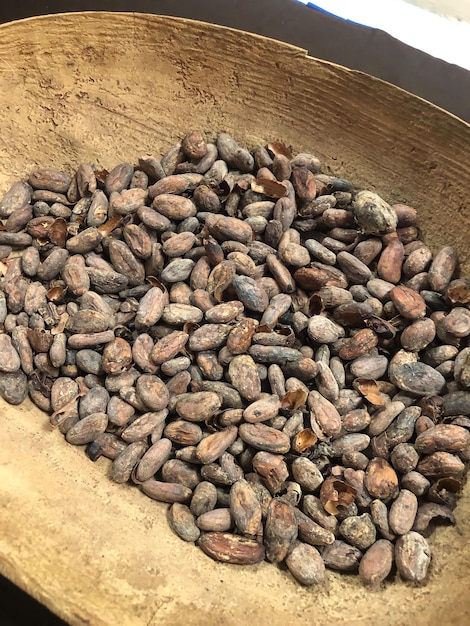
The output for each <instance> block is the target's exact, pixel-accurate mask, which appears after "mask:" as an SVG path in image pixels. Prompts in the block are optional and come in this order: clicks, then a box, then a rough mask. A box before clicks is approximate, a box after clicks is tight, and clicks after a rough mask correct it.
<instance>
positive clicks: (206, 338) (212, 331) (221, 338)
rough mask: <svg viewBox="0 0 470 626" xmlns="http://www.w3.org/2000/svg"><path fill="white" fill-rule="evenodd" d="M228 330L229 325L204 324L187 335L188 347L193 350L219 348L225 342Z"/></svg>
mask: <svg viewBox="0 0 470 626" xmlns="http://www.w3.org/2000/svg"><path fill="white" fill-rule="evenodd" d="M230 330H231V329H230V326H227V325H225V324H204V326H201V327H200V328H198V329H197V330H195V331H194V332H193V333H192V335H191V336H190V337H189V342H188V347H189V349H190V350H193V351H195V352H200V351H202V350H204V351H206V350H214V349H216V348H219V347H220V346H222V345H223V344H224V343H225V340H226V338H227V336H228V334H229V332H230Z"/></svg>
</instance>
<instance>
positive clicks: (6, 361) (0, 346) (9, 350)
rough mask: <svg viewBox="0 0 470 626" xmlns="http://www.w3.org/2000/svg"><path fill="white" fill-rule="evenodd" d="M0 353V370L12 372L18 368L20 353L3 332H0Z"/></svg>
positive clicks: (19, 365)
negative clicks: (0, 356)
mask: <svg viewBox="0 0 470 626" xmlns="http://www.w3.org/2000/svg"><path fill="white" fill-rule="evenodd" d="M0 354H1V355H2V358H1V359H0V371H2V372H5V373H12V372H16V371H18V370H19V369H20V367H21V360H20V355H19V354H18V352H17V350H16V349H15V348H14V346H13V344H12V341H11V338H10V337H9V336H8V335H6V334H4V333H0Z"/></svg>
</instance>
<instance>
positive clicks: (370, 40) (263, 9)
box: [0, 0, 470, 626]
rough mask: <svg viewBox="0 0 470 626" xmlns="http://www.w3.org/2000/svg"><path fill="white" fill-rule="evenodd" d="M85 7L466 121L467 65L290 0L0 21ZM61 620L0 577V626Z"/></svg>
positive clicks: (117, 6) (30, 9)
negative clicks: (323, 65)
mask: <svg viewBox="0 0 470 626" xmlns="http://www.w3.org/2000/svg"><path fill="white" fill-rule="evenodd" d="M93 10H95V11H137V12H143V13H157V14H161V15H174V16H177V17H186V18H192V19H198V20H202V21H205V22H212V23H214V24H221V25H223V26H230V27H233V28H238V29H241V30H246V31H250V32H253V33H257V34H259V35H265V36H268V37H273V38H274V39H279V40H282V41H286V42H288V43H292V44H295V45H297V46H300V47H301V48H305V49H306V50H308V52H309V53H310V54H311V55H312V56H315V57H318V58H321V59H326V60H328V61H333V62H335V63H339V64H341V65H345V66H347V67H349V68H351V69H355V70H360V71H363V72H367V73H369V74H372V75H374V76H377V77H379V78H382V79H384V80H387V81H389V82H391V83H394V84H395V85H398V86H399V87H402V88H403V89H406V90H408V91H410V92H412V93H414V94H416V95H418V96H421V97H422V98H425V99H426V100H429V101H430V102H433V103H434V104H437V105H438V106H440V107H442V108H444V109H446V110H448V111H450V112H451V113H454V114H455V115H457V116H459V117H461V118H462V119H464V120H466V121H468V122H470V73H469V72H467V71H466V70H464V69H462V68H460V67H457V66H455V65H450V64H448V63H446V62H444V61H441V60H439V59H435V58H433V57H431V56H429V55H427V54H425V53H424V52H420V51H419V50H415V49H414V48H411V47H410V46H407V45H405V44H402V43H401V42H399V41H397V40H395V39H393V37H390V36H389V35H387V34H386V33H384V32H382V31H379V30H376V29H372V28H364V27H361V26H358V25H357V24H353V23H351V22H346V21H343V20H340V19H337V18H335V17H332V16H331V15H328V14H326V13H323V12H321V11H316V10H313V9H311V8H307V7H305V6H303V5H301V4H300V3H297V2H295V1H294V0H197V1H195V0H134V1H132V0H112V1H110V0H101V1H99V0H91V1H86V0H82V1H80V0H78V1H66V0H53V1H51V2H41V1H37V0H36V1H34V0H19V1H18V2H16V3H15V2H8V3H4V2H2V3H1V6H0V22H8V21H11V20H16V19H20V18H23V17H30V16H32V15H44V14H47V13H60V12H66V11H93ZM417 27H419V25H417ZM63 624H64V623H63V622H62V621H61V620H59V619H58V618H56V617H55V616H54V615H52V614H51V613H50V612H49V611H47V610H46V609H45V608H44V607H43V606H41V605H40V604H38V603H37V602H35V601H34V600H32V599H31V598H29V597H28V596H27V595H26V594H24V593H23V592H21V591H20V590H19V589H17V588H16V587H15V586H14V585H12V584H11V583H10V582H9V581H7V580H6V579H4V578H2V577H0V626H23V625H25V626H26V625H27V626H63Z"/></svg>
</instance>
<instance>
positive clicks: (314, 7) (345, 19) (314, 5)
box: [297, 0, 370, 28]
mask: <svg viewBox="0 0 470 626" xmlns="http://www.w3.org/2000/svg"><path fill="white" fill-rule="evenodd" d="M297 2H301V0H297ZM301 4H303V5H304V6H306V7H309V8H310V9H315V10H316V11H320V13H326V15H331V16H332V17H336V19H338V20H343V22H349V24H357V26H363V27H365V28H370V26H367V24H361V23H360V22H354V21H353V20H348V19H347V18H345V17H341V15H336V13H332V12H331V11H327V10H326V9H324V8H323V7H319V6H318V5H317V4H314V3H313V2H308V3H307V4H305V2H301Z"/></svg>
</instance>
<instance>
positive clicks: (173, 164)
mask: <svg viewBox="0 0 470 626" xmlns="http://www.w3.org/2000/svg"><path fill="white" fill-rule="evenodd" d="M0 219H1V220H2V221H1V228H0V277H1V282H0V324H1V327H0V395H1V396H2V397H3V398H4V399H5V400H6V401H7V402H10V403H12V404H20V403H21V402H23V400H25V398H26V397H28V396H29V398H30V399H31V400H32V401H33V402H34V403H35V404H36V405H37V406H38V407H39V408H40V409H42V410H43V411H45V412H47V413H49V415H50V418H49V419H50V423H51V425H52V426H54V427H57V428H58V429H59V430H60V431H61V432H62V433H63V434H64V435H65V439H66V441H68V442H69V443H71V444H73V445H86V446H87V447H86V452H87V454H88V456H89V457H90V458H91V460H93V461H94V460H97V459H98V458H99V457H100V456H104V457H107V458H109V459H111V460H112V465H111V470H110V471H111V476H112V478H113V479H114V480H115V481H116V482H118V483H126V482H130V483H132V484H134V485H138V486H139V488H140V490H141V492H142V493H143V494H145V495H147V496H149V497H150V498H154V499H155V500H158V501H160V502H166V503H170V504H171V508H170V511H169V519H170V524H171V527H172V529H173V530H174V532H175V533H176V534H177V535H179V536H180V537H181V538H182V539H183V540H185V541H189V542H195V543H196V544H197V545H198V546H199V547H200V548H201V549H202V550H203V551H204V552H205V553H206V554H208V555H209V556H210V557H212V558H214V559H216V560H218V561H222V562H228V563H237V564H254V563H258V562H260V561H262V560H263V559H267V560H268V561H271V562H273V563H281V562H284V563H285V564H286V566H287V568H288V570H289V571H290V573H291V574H292V575H293V576H294V577H295V578H296V579H298V580H299V581H300V582H301V583H303V584H305V585H309V584H313V583H319V582H320V581H321V580H322V579H323V578H324V576H325V568H330V569H332V570H336V571H340V572H348V573H350V572H358V574H359V577H360V578H361V580H362V581H363V582H364V583H366V584H378V583H381V582H382V581H384V580H385V579H387V578H388V579H391V578H392V577H393V576H394V575H395V572H398V574H399V576H400V577H401V578H402V579H404V580H406V581H411V582H413V583H423V582H424V581H425V580H426V578H427V576H428V572H429V565H430V562H431V553H430V549H429V545H428V542H427V540H426V537H427V536H428V535H429V534H430V532H431V531H432V530H433V527H434V525H435V522H436V521H439V522H445V523H454V522H455V519H454V514H453V509H454V508H455V506H456V504H457V500H458V494H459V491H460V489H461V487H462V484H463V480H464V476H465V470H466V463H467V462H468V461H469V460H470V347H469V345H470V344H469V339H468V338H469V336H470V311H469V303H470V281H468V280H465V279H463V278H459V277H458V259H457V254H456V252H455V250H454V249H453V248H452V247H450V246H449V247H445V248H444V249H442V250H441V251H440V252H438V253H437V254H436V255H434V254H433V252H432V250H431V249H430V248H429V247H428V246H427V245H426V244H425V243H424V242H423V241H421V240H420V238H419V231H418V229H417V213H416V210H415V209H414V208H412V207H410V206H407V205H403V204H395V205H390V204H388V203H387V202H386V201H385V200H384V199H382V198H381V197H379V196H378V195H377V194H375V193H373V192H372V191H368V190H363V189H357V188H355V187H354V184H353V183H351V182H349V181H348V180H344V179H340V178H336V177H334V176H331V175H327V174H323V173H321V166H320V162H319V160H318V158H316V157H315V156H313V155H312V154H306V153H302V154H297V155H296V156H293V155H292V154H291V151H290V149H289V148H288V147H286V146H285V145H283V144H281V143H276V142H271V143H268V144H267V145H266V146H259V147H256V148H255V149H253V150H252V151H248V150H247V149H245V148H243V147H241V146H239V145H238V144H237V142H236V141H235V140H234V139H233V138H232V137H231V136H229V135H228V134H225V133H220V134H219V135H218V136H217V137H216V138H215V140H214V141H213V142H209V141H207V140H206V138H205V137H204V135H203V134H202V133H201V132H199V131H193V132H190V133H189V134H187V135H186V136H185V137H184V139H183V140H182V141H181V143H177V144H176V145H174V146H173V147H171V148H170V149H169V151H168V152H167V153H166V154H165V155H164V156H163V157H162V158H161V159H158V158H155V157H153V156H143V157H141V158H139V159H138V163H137V165H133V164H132V163H120V164H119V165H117V166H116V167H114V168H113V169H112V170H111V171H106V170H101V169H99V168H97V167H96V166H95V165H93V164H90V163H83V164H81V165H80V166H79V167H78V169H77V171H76V172H75V173H74V174H73V175H72V176H70V175H69V174H67V173H65V172H63V171H58V170H56V169H53V168H49V167H46V168H42V169H37V170H36V171H34V172H32V173H31V175H30V176H29V178H28V180H21V181H19V182H16V183H15V184H13V186H12V187H11V188H10V190H9V191H7V192H6V194H5V195H4V196H3V198H2V199H1V201H0ZM64 462H65V459H64ZM456 549H457V546H456Z"/></svg>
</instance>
